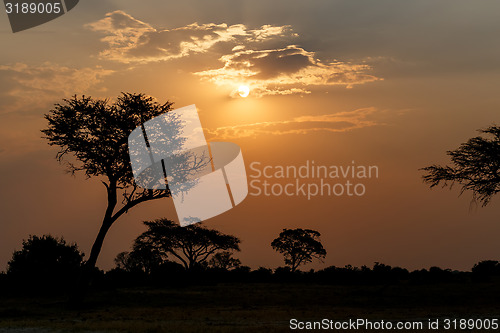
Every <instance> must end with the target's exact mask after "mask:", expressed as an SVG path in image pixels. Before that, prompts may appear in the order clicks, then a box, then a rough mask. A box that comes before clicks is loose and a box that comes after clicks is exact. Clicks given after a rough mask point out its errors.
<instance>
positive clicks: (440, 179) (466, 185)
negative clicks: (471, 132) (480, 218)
mask: <svg viewBox="0 0 500 333" xmlns="http://www.w3.org/2000/svg"><path fill="white" fill-rule="evenodd" d="M479 132H480V133H481V134H484V135H485V136H482V135H480V136H477V137H474V138H471V139H469V140H468V141H467V142H465V143H462V144H461V145H460V147H458V148H457V149H455V150H451V151H447V152H446V154H447V155H448V156H450V157H451V166H450V165H446V166H440V165H431V166H429V167H426V168H423V169H422V170H424V171H426V174H425V175H424V176H423V180H424V182H425V183H427V184H429V186H430V187H431V188H432V187H434V186H437V185H440V184H441V185H442V186H443V187H446V186H449V187H450V188H451V187H452V186H453V185H454V184H459V185H460V186H461V189H460V194H462V193H464V192H465V191H472V199H473V200H474V201H479V202H481V203H482V205H483V206H486V205H487V204H488V203H489V202H490V200H491V198H492V197H493V196H494V195H495V194H497V193H498V192H499V191H500V127H498V126H490V127H488V128H487V129H484V130H479Z"/></svg>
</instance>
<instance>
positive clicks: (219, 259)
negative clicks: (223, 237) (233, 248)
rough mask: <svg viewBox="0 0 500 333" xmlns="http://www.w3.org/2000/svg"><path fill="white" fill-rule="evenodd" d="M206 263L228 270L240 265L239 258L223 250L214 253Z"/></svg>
mask: <svg viewBox="0 0 500 333" xmlns="http://www.w3.org/2000/svg"><path fill="white" fill-rule="evenodd" d="M208 264H209V266H210V267H213V268H219V269H223V270H225V271H228V270H231V269H234V268H238V267H240V266H241V261H240V259H237V258H233V254H232V253H231V252H230V251H223V252H218V253H216V254H214V255H213V256H212V259H210V262H209V263H208Z"/></svg>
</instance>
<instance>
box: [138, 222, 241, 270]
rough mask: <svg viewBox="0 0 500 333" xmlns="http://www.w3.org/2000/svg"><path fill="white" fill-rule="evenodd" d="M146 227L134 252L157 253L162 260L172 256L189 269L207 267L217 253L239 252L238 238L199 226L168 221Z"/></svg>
mask: <svg viewBox="0 0 500 333" xmlns="http://www.w3.org/2000/svg"><path fill="white" fill-rule="evenodd" d="M144 224H145V225H146V226H147V227H148V230H147V231H145V232H143V233H142V234H141V235H140V236H139V237H137V239H136V240H135V243H134V249H151V250H154V251H157V253H158V254H159V255H160V256H161V257H162V258H163V260H166V259H167V258H168V257H169V256H173V257H175V258H176V259H178V260H179V261H180V262H181V263H182V264H183V265H184V267H185V268H186V269H187V270H192V269H193V268H196V267H200V266H201V265H203V264H207V261H208V260H209V259H210V257H211V256H212V255H214V254H216V253H217V252H220V251H239V250H240V247H239V244H240V240H239V239H238V238H236V237H234V236H231V235H227V234H223V233H221V232H220V231H218V230H215V229H208V228H205V227H203V226H201V225H200V224H192V225H189V226H187V227H181V226H179V225H177V224H176V223H174V222H173V221H170V220H167V219H158V220H154V221H146V222H144Z"/></svg>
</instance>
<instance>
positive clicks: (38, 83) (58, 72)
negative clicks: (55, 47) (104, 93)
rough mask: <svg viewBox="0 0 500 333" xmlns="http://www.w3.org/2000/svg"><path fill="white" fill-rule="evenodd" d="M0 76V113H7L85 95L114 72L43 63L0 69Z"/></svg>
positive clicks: (17, 64)
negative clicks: (0, 109) (0, 106)
mask: <svg viewBox="0 0 500 333" xmlns="http://www.w3.org/2000/svg"><path fill="white" fill-rule="evenodd" d="M0 73H1V75H0V77H1V79H0V87H2V91H3V93H2V94H3V96H2V98H1V99H2V101H3V104H4V105H3V106H2V112H9V111H13V110H17V109H19V108H27V107H36V106H39V105H43V104H44V103H47V101H50V102H53V100H54V99H60V98H61V96H62V97H68V96H70V95H74V94H80V93H84V92H86V91H88V90H89V89H90V88H92V87H94V86H96V85H97V84H99V83H100V82H101V81H102V79H103V78H104V77H105V76H108V75H110V74H112V73H113V71H112V70H108V69H103V68H101V67H95V68H90V67H86V68H70V67H65V66H60V65H57V64H53V63H50V62H45V63H43V64H41V65H27V64H24V63H15V64H12V65H2V66H0Z"/></svg>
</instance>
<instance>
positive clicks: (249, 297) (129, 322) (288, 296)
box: [0, 281, 500, 333]
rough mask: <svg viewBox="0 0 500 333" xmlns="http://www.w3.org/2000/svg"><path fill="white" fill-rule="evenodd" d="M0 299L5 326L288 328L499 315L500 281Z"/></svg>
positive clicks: (25, 332) (0, 321)
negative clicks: (79, 301) (73, 301)
mask: <svg viewBox="0 0 500 333" xmlns="http://www.w3.org/2000/svg"><path fill="white" fill-rule="evenodd" d="M0 301H1V303H0V332H8V333H31V332H33V333H34V332H37V333H38V332H40V333H46V332H47V333H49V332H138V333H141V332H180V333H183V332H288V331H290V328H289V321H290V319H291V318H296V319H298V320H301V321H308V320H309V321H319V320H321V319H323V318H328V319H333V320H345V319H349V318H350V319H357V318H366V319H370V320H385V321H393V322H395V321H399V320H401V321H410V320H418V321H420V320H422V321H425V323H427V320H428V318H465V319H468V318H500V283H498V281H493V282H488V283H486V282H485V283H472V282H471V283H459V284H458V283H457V284H454V283H449V284H429V285H410V284H398V285H388V286H338V285H336V286H331V285H311V284H277V283H276V284H264V283H249V284H243V283H238V284H219V285H204V286H188V287H179V288H175V287H169V288H163V289H150V288H134V289H117V290H113V291H94V292H92V293H90V295H89V296H88V298H87V302H86V303H85V305H84V307H82V308H81V309H79V310H71V309H67V308H66V302H65V299H64V298H63V297H61V298H55V297H54V298H32V297H27V296H24V297H16V298H13V297H5V296H4V297H0ZM364 331H366V330H357V332H364ZM425 331H426V330H425ZM443 331H444V330H443ZM471 331H473V330H469V331H468V332H471ZM371 332H373V331H371ZM420 332H424V331H420ZM433 332H436V330H434V331H433ZM482 332H485V331H484V330H483V331H482Z"/></svg>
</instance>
